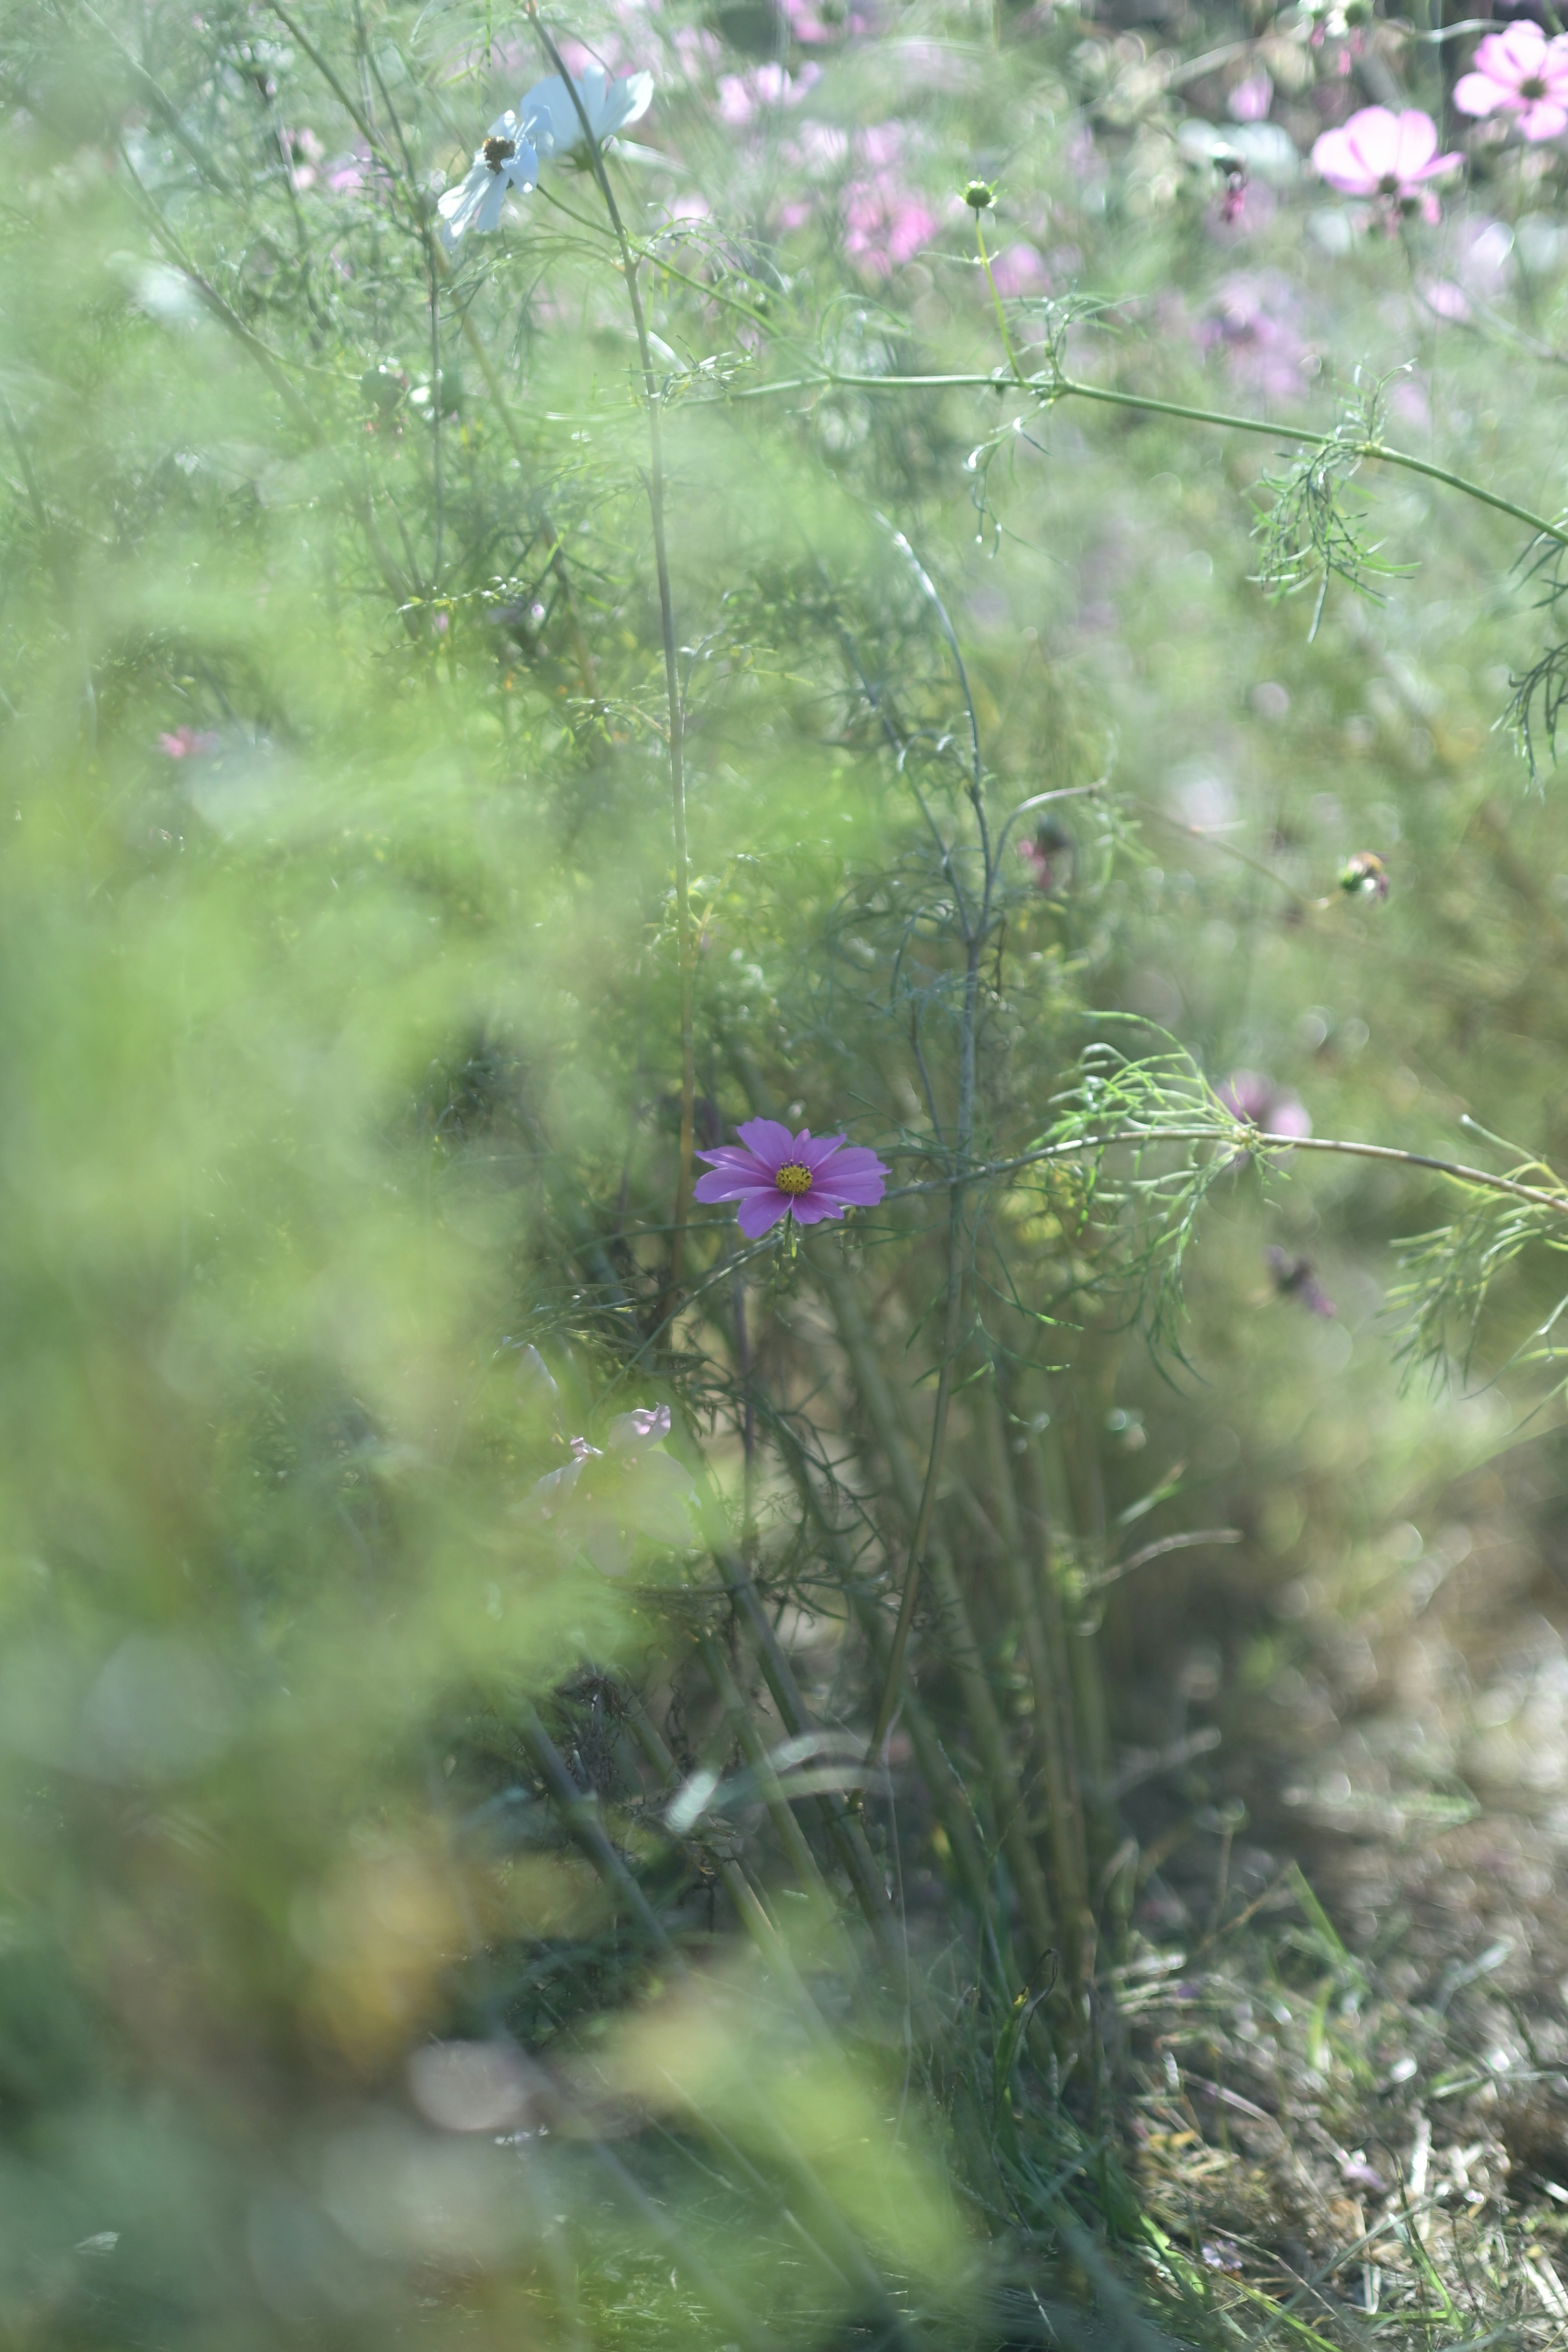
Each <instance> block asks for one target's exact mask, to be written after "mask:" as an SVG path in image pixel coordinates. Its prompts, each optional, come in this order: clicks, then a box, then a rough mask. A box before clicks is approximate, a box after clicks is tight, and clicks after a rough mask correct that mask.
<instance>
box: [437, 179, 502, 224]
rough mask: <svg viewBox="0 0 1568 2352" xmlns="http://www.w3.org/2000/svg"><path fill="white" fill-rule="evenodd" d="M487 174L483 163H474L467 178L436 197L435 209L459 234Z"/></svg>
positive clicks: (481, 192)
mask: <svg viewBox="0 0 1568 2352" xmlns="http://www.w3.org/2000/svg"><path fill="white" fill-rule="evenodd" d="M489 176H490V175H489V171H488V169H487V168H486V166H485V165H484V164H482V163H476V164H475V166H474V168H473V170H472V171H471V172H470V173H468V177H467V179H464V180H459V181H458V184H457V185H456V187H452V188H448V189H447V191H446V193H445V194H443V195H442V196H440V197H438V198H437V205H436V209H437V212H438V213H439V214H440V215H441V217H442V219H443V220H445V221H451V222H452V223H453V224H454V225H455V226H456V230H457V234H458V236H461V235H462V233H463V230H464V229H465V228H466V227H467V226H468V215H469V214H470V213H471V212H472V211H473V209H474V206H475V205H477V204H478V202H479V197H480V196H481V195H482V194H483V193H484V184H485V182H486V181H487V180H488V179H489ZM459 214H461V215H462V219H461V220H460V221H459V220H458V215H459Z"/></svg>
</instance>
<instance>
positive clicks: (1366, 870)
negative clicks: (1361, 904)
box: [1340, 849, 1388, 905]
mask: <svg viewBox="0 0 1568 2352" xmlns="http://www.w3.org/2000/svg"><path fill="white" fill-rule="evenodd" d="M1340 888H1341V889H1342V891H1343V892H1344V894H1345V896H1346V898H1375V899H1376V900H1377V901H1378V903H1379V905H1381V904H1382V902H1383V900H1384V898H1387V896H1388V868H1387V866H1384V862H1383V860H1382V858H1381V857H1379V856H1377V854H1376V852H1375V851H1374V850H1371V849H1358V850H1357V851H1356V854H1355V856H1353V857H1350V858H1347V859H1346V860H1345V866H1344V871H1343V873H1342V875H1341V876H1340Z"/></svg>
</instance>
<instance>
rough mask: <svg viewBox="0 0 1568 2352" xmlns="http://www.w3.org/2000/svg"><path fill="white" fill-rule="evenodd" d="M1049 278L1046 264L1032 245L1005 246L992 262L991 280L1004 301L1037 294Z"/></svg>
mask: <svg viewBox="0 0 1568 2352" xmlns="http://www.w3.org/2000/svg"><path fill="white" fill-rule="evenodd" d="M991 282H992V284H993V285H994V287H995V289H996V291H997V293H998V294H1000V295H1001V296H1002V298H1003V299H1004V301H1011V300H1013V299H1015V298H1016V296H1018V295H1020V294H1037V293H1038V292H1039V291H1040V289H1041V288H1042V287H1043V286H1045V284H1046V283H1047V269H1046V265H1045V263H1044V261H1042V259H1041V258H1040V256H1039V255H1038V254H1037V252H1036V250H1035V248H1034V247H1033V246H1032V245H1025V244H1018V245H1006V246H1004V247H1003V248H1002V250H1001V252H1000V253H998V254H996V255H995V256H994V258H993V260H992V263H991Z"/></svg>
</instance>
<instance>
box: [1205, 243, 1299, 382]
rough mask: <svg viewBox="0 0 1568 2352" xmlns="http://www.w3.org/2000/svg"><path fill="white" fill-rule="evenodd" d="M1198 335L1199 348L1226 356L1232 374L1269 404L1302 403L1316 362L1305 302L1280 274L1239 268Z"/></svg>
mask: <svg viewBox="0 0 1568 2352" xmlns="http://www.w3.org/2000/svg"><path fill="white" fill-rule="evenodd" d="M1194 334H1195V335H1196V338H1197V342H1198V348H1199V349H1200V351H1203V352H1218V353H1222V354H1223V356H1224V358H1225V362H1226V366H1227V367H1228V369H1229V371H1230V373H1231V375H1232V376H1233V378H1234V379H1235V381H1236V382H1237V383H1238V384H1244V385H1245V386H1246V387H1247V390H1248V391H1249V392H1255V393H1258V394H1261V395H1262V396H1263V397H1264V398H1265V399H1268V400H1299V399H1300V396H1301V389H1302V386H1303V384H1304V383H1305V381H1306V375H1307V367H1308V363H1309V361H1310V352H1309V351H1308V348H1307V343H1306V340H1305V338H1304V336H1303V335H1302V333H1301V319H1300V298H1299V297H1298V295H1297V293H1296V289H1295V288H1294V286H1293V285H1292V284H1291V282H1290V280H1289V278H1285V277H1283V276H1282V275H1281V274H1280V273H1279V271H1278V270H1272V269H1265V270H1237V272H1236V273H1235V274H1234V276H1232V277H1229V278H1222V279H1221V280H1220V282H1219V284H1218V285H1217V286H1216V287H1215V289H1214V293H1213V295H1212V296H1211V298H1210V300H1209V306H1208V309H1207V310H1205V314H1204V316H1203V317H1202V318H1201V319H1200V320H1198V321H1197V323H1196V325H1195V327H1194Z"/></svg>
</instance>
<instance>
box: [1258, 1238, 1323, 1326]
mask: <svg viewBox="0 0 1568 2352" xmlns="http://www.w3.org/2000/svg"><path fill="white" fill-rule="evenodd" d="M1263 1255H1264V1256H1265V1257H1266V1258H1267V1259H1268V1271H1269V1273H1270V1274H1271V1275H1272V1276H1274V1287H1275V1290H1276V1291H1277V1293H1278V1294H1279V1297H1281V1298H1295V1299H1298V1300H1300V1304H1301V1305H1302V1306H1303V1307H1306V1309H1307V1311H1308V1313H1309V1314H1311V1315H1334V1314H1337V1313H1338V1311H1339V1310H1338V1309H1337V1307H1335V1305H1334V1302H1333V1300H1332V1299H1331V1297H1329V1296H1328V1293H1327V1292H1326V1291H1323V1290H1320V1289H1319V1287H1318V1286H1317V1284H1316V1283H1315V1282H1314V1281H1313V1279H1312V1261H1311V1259H1310V1258H1306V1257H1292V1256H1291V1255H1289V1251H1288V1250H1282V1249H1278V1248H1273V1247H1270V1248H1268V1249H1267V1250H1265V1251H1264V1253H1263Z"/></svg>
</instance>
